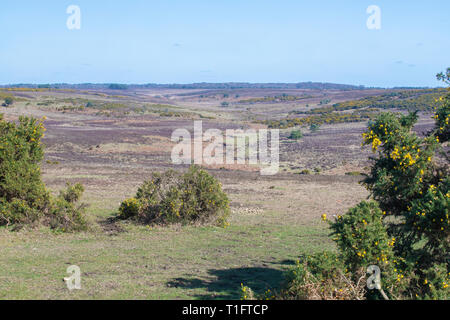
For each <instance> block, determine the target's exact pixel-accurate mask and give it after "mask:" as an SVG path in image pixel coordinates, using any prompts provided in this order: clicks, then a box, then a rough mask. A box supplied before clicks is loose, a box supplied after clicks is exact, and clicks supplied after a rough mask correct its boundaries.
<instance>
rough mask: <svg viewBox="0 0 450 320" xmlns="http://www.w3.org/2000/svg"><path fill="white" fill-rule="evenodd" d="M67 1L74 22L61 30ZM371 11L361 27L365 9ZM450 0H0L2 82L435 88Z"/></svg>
mask: <svg viewBox="0 0 450 320" xmlns="http://www.w3.org/2000/svg"><path fill="white" fill-rule="evenodd" d="M69 5H78V6H79V7H80V9H81V29H80V30H69V29H68V28H67V27H66V20H67V18H68V17H69V14H67V13H66V9H67V7H68V6H69ZM369 5H378V6H379V7H380V9H381V29H380V30H369V29H368V28H367V27H366V20H367V18H368V17H369V15H368V14H367V13H366V8H367V7H368V6H369ZM449 12H450V1H448V0H435V1H432V0H430V1H413V0H409V1H407V0H389V1H378V0H370V1H363V0H339V1H336V0H333V1H331V0H316V1H302V0H273V1H266V0H257V1H253V0H189V1H188V0H184V1H179V0H158V1H156V0H142V1H140V0H128V1H111V0H109V1H105V0H70V1H64V0H53V1H51V0H40V1H32V0H29V1H23V0H2V4H1V11H0V28H1V29H0V30H2V36H1V38H2V40H1V41H0V84H10V83H57V82H67V83H83V82H95V83H100V82H102V83H103V82H106V83H110V82H119V83H192V82H231V81H236V82H241V81H242V82H303V81H320V82H336V83H347V84H357V85H360V84H362V85H366V86H383V87H392V86H437V85H439V83H438V82H437V81H436V80H435V74H436V73H437V72H439V71H442V70H444V68H446V67H450V19H449V18H448V14H449Z"/></svg>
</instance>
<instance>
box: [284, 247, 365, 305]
mask: <svg viewBox="0 0 450 320" xmlns="http://www.w3.org/2000/svg"><path fill="white" fill-rule="evenodd" d="M364 275H365V271H364V270H362V269H361V270H359V271H358V277H357V279H356V280H353V279H352V274H350V273H349V272H348V271H346V270H345V266H344V264H343V263H342V260H341V259H340V257H339V256H338V255H337V254H336V253H334V252H321V253H317V254H313V255H307V256H304V257H302V258H301V259H299V260H298V261H297V263H296V266H295V267H293V268H291V269H290V270H289V271H288V272H287V273H286V279H285V284H284V286H283V288H282V290H281V291H280V293H279V294H278V298H279V299H286V300H293V299H295V300H355V299H358V300H361V299H363V298H364V295H365V289H364V286H365V283H366V282H365V281H364Z"/></svg>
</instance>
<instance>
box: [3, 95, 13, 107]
mask: <svg viewBox="0 0 450 320" xmlns="http://www.w3.org/2000/svg"><path fill="white" fill-rule="evenodd" d="M13 103H14V100H13V98H11V97H7V98H5V103H4V106H5V107H9V106H10V105H12V104H13Z"/></svg>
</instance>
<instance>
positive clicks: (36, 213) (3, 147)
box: [0, 116, 50, 225]
mask: <svg viewBox="0 0 450 320" xmlns="http://www.w3.org/2000/svg"><path fill="white" fill-rule="evenodd" d="M2 118H3V117H2V116H0V224H1V225H13V224H26V223H33V222H35V221H37V220H38V219H39V218H41V217H42V214H43V213H44V212H45V210H46V208H48V206H49V204H50V196H49V193H48V192H47V190H46V189H45V186H44V184H43V182H42V180H41V172H40V167H39V163H40V162H41V160H42V158H43V155H44V153H43V149H42V146H41V142H40V139H41V137H42V135H43V134H44V131H45V129H44V126H43V124H42V122H40V121H38V120H36V119H30V118H25V117H21V118H20V119H19V123H18V124H15V123H12V122H7V121H4V120H3V119H2Z"/></svg>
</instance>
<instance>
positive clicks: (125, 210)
mask: <svg viewBox="0 0 450 320" xmlns="http://www.w3.org/2000/svg"><path fill="white" fill-rule="evenodd" d="M228 214H229V200H228V197H227V195H226V194H225V193H224V192H223V191H222V186H221V184H220V182H219V181H217V180H216V179H215V178H214V177H213V176H211V175H210V174H209V173H208V172H206V171H205V170H202V169H199V168H198V167H197V166H192V167H190V169H189V170H188V171H187V172H186V173H184V174H182V173H179V172H176V171H174V170H168V171H166V172H165V173H163V174H160V173H154V174H152V177H151V179H150V180H148V181H146V182H144V184H143V185H142V186H141V187H140V188H139V189H138V191H137V194H136V196H135V198H133V199H129V200H126V201H124V202H123V203H122V205H121V207H120V210H119V217H121V218H125V219H126V218H130V217H137V218H138V219H140V220H142V221H144V222H146V223H156V224H169V223H182V224H188V223H197V222H198V223H205V222H211V221H214V222H216V223H217V224H220V225H222V226H227V222H226V218H227V216H228Z"/></svg>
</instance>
